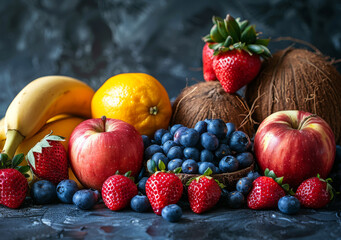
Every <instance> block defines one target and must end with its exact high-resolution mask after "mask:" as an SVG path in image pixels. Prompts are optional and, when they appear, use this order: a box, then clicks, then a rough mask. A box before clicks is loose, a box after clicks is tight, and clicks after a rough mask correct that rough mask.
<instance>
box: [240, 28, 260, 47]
mask: <svg viewBox="0 0 341 240" xmlns="http://www.w3.org/2000/svg"><path fill="white" fill-rule="evenodd" d="M256 38H257V33H256V30H255V27H254V26H253V25H250V26H248V27H247V28H246V29H245V30H244V31H243V32H242V34H241V37H240V40H241V41H242V42H245V43H254V42H255V41H256Z"/></svg>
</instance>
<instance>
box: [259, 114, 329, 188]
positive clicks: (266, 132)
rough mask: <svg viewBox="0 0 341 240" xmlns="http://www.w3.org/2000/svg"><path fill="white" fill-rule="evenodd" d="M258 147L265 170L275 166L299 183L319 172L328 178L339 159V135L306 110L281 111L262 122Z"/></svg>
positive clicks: (287, 180)
mask: <svg viewBox="0 0 341 240" xmlns="http://www.w3.org/2000/svg"><path fill="white" fill-rule="evenodd" d="M254 151H255V155H256V158H257V161H258V164H259V166H260V168H261V169H262V171H264V170H265V169H266V168H269V169H270V170H273V171H274V172H275V173H276V175H277V176H279V177H280V176H283V177H284V182H285V183H289V185H290V186H291V187H297V186H298V185H299V184H300V183H301V182H303V180H305V179H307V178H310V177H315V176H316V175H317V174H318V173H319V174H320V175H321V177H322V178H326V177H327V176H328V174H329V172H330V171H331V169H332V166H333V163H334V159H335V151H336V146H335V137H334V134H333V131H332V130H331V128H330V126H329V125H328V123H327V122H326V121H324V120H323V119H322V118H320V117H319V116H317V115H315V114H311V113H308V112H304V111H294V110H288V111H279V112H276V113H273V114H271V115H270V116H268V117H267V118H266V119H264V121H263V122H262V123H261V124H260V126H259V128H258V130H257V133H256V136H255V140H254Z"/></svg>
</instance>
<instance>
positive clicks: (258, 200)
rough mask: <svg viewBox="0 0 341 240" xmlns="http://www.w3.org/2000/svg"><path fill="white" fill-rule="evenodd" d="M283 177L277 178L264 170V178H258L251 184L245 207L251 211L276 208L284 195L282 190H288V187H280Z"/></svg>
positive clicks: (271, 172)
mask: <svg viewBox="0 0 341 240" xmlns="http://www.w3.org/2000/svg"><path fill="white" fill-rule="evenodd" d="M282 181H283V177H281V178H277V177H276V175H275V174H274V172H273V171H269V169H266V170H265V176H263V177H258V178H257V179H256V180H254V181H253V183H252V189H251V192H250V193H249V195H248V196H247V205H248V207H249V208H251V209H271V208H276V207H277V204H278V201H279V199H280V198H281V197H284V196H285V195H286V193H285V191H284V189H283V188H285V189H286V190H289V185H287V184H284V185H283V186H281V184H282Z"/></svg>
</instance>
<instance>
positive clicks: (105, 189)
mask: <svg viewBox="0 0 341 240" xmlns="http://www.w3.org/2000/svg"><path fill="white" fill-rule="evenodd" d="M128 176H129V174H128ZM137 194H138V191H137V186H136V185H135V183H134V182H133V180H132V179H130V178H129V177H127V176H123V175H113V176H111V177H109V178H108V179H107V180H105V182H104V183H103V186H102V198H103V201H104V203H105V205H106V206H107V207H108V208H109V209H110V210H113V211H118V210H121V209H123V208H125V207H126V206H127V205H128V204H129V203H130V200H131V199H132V198H133V197H134V196H136V195H137Z"/></svg>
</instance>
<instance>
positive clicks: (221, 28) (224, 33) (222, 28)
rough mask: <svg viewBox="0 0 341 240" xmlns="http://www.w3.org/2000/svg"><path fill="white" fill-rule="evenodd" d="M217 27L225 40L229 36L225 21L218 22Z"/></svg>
mask: <svg viewBox="0 0 341 240" xmlns="http://www.w3.org/2000/svg"><path fill="white" fill-rule="evenodd" d="M217 27H218V31H219V33H220V35H221V36H222V37H223V38H224V39H225V38H227V36H228V33H227V31H226V27H225V24H224V21H219V22H217Z"/></svg>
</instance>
